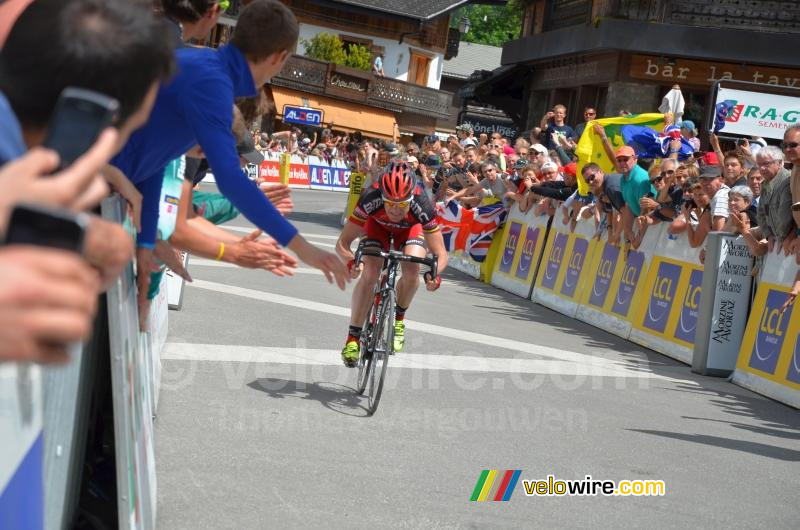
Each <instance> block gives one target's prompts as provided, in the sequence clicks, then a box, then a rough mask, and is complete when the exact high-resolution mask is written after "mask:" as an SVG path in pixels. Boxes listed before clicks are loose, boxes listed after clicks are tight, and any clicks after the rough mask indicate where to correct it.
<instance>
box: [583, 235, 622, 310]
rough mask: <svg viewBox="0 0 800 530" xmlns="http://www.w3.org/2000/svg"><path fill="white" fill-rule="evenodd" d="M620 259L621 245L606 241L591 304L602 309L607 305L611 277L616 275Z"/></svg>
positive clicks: (595, 279)
mask: <svg viewBox="0 0 800 530" xmlns="http://www.w3.org/2000/svg"><path fill="white" fill-rule="evenodd" d="M618 259H619V247H615V246H614V245H609V244H608V243H606V244H605V247H603V255H602V256H601V257H600V264H599V265H598V266H597V272H596V274H595V277H594V284H593V285H592V295H591V296H590V297H589V303H590V304H591V305H593V306H595V307H599V308H600V309H602V308H603V306H604V305H606V297H607V296H608V289H609V287H611V278H612V277H613V276H614V270H615V269H616V268H617V260H618Z"/></svg>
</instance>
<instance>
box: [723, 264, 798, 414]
mask: <svg viewBox="0 0 800 530" xmlns="http://www.w3.org/2000/svg"><path fill="white" fill-rule="evenodd" d="M772 259H776V260H781V261H785V262H787V263H788V262H790V261H793V260H791V259H785V260H784V259H783V256H782V255H781V256H777V257H776V256H773V255H771V256H770V257H769V258H768V260H772ZM793 268H795V269H796V266H795V267H793ZM789 290H790V287H789V282H788V281H787V282H785V284H782V285H779V284H774V283H769V282H761V283H760V284H759V286H758V291H757V293H756V297H755V300H754V301H753V307H752V309H751V310H750V316H749V318H748V320H747V329H746V330H745V334H744V338H743V339H742V345H741V349H740V350H739V358H738V360H737V362H736V370H735V371H734V373H733V377H732V381H733V382H734V383H736V384H737V385H740V386H743V387H746V388H749V389H751V390H754V391H755V392H758V393H760V394H764V395H766V396H769V397H770V398H772V399H776V400H778V401H781V402H783V403H786V404H788V405H791V406H793V407H796V408H800V336H799V334H798V332H797V330H798V329H800V310H799V309H798V308H797V307H798V304H797V303H794V304H792V305H791V306H789V308H788V309H787V310H786V311H785V312H784V313H781V311H780V308H781V306H783V304H784V302H785V301H786V298H787V296H788V293H789Z"/></svg>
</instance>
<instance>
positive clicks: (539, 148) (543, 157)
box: [530, 144, 550, 168]
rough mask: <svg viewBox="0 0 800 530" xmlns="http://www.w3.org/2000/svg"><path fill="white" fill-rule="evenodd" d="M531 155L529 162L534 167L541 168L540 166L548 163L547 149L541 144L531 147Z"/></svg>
mask: <svg viewBox="0 0 800 530" xmlns="http://www.w3.org/2000/svg"><path fill="white" fill-rule="evenodd" d="M531 154H532V155H533V156H532V158H531V159H530V160H531V162H532V163H533V164H534V165H536V166H537V168H541V167H542V164H544V163H545V162H549V161H550V156H549V155H548V152H547V148H546V147H545V146H543V145H542V144H533V145H531Z"/></svg>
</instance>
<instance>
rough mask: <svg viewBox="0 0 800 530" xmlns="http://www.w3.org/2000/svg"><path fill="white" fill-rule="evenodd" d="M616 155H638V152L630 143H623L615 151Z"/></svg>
mask: <svg viewBox="0 0 800 530" xmlns="http://www.w3.org/2000/svg"><path fill="white" fill-rule="evenodd" d="M614 156H636V152H635V151H634V150H633V147H631V146H629V145H623V146H622V147H620V148H619V149H617V151H616V152H615V153H614Z"/></svg>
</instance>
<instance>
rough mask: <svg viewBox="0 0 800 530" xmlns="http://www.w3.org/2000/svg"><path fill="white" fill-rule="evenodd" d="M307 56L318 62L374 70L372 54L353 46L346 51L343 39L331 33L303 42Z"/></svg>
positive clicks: (364, 48)
mask: <svg viewBox="0 0 800 530" xmlns="http://www.w3.org/2000/svg"><path fill="white" fill-rule="evenodd" d="M301 44H302V45H303V46H304V47H305V49H306V56H307V57H310V58H311V59H316V60H318V61H326V62H329V63H334V64H341V65H344V66H349V67H351V68H358V69H359V70H366V71H369V70H370V69H371V68H372V61H371V60H370V59H371V56H370V52H369V50H368V49H367V48H366V47H365V46H361V45H360V44H351V45H349V46H348V47H347V49H345V47H344V43H343V42H342V39H340V38H339V37H338V36H336V35H331V34H330V33H317V34H316V35H314V37H313V38H312V39H311V40H303V41H302V42H301Z"/></svg>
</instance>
